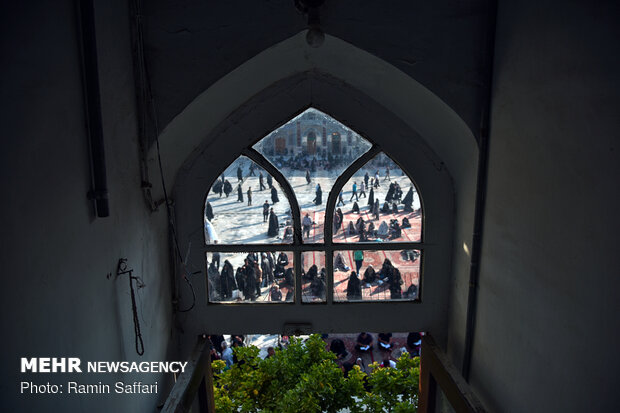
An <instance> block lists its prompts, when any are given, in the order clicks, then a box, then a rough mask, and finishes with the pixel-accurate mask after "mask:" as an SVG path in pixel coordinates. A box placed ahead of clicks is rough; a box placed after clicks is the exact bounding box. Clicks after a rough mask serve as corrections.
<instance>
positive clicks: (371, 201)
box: [368, 187, 375, 209]
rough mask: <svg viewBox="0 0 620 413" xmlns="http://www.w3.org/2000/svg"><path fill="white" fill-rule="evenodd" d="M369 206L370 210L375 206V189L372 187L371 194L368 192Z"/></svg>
mask: <svg viewBox="0 0 620 413" xmlns="http://www.w3.org/2000/svg"><path fill="white" fill-rule="evenodd" d="M368 206H369V207H370V209H372V208H373V207H374V206H375V190H374V188H373V187H370V192H368Z"/></svg>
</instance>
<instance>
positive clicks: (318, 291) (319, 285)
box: [310, 272, 325, 300]
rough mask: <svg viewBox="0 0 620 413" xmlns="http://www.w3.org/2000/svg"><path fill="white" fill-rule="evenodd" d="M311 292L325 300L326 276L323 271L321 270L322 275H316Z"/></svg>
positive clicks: (311, 284) (311, 285)
mask: <svg viewBox="0 0 620 413" xmlns="http://www.w3.org/2000/svg"><path fill="white" fill-rule="evenodd" d="M310 292H311V293H312V295H313V296H315V297H318V298H319V299H320V300H325V276H324V275H323V272H321V276H318V277H314V279H313V280H312V282H311V283H310Z"/></svg>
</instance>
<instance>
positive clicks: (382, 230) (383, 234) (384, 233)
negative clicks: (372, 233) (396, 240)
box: [377, 221, 390, 238]
mask: <svg viewBox="0 0 620 413" xmlns="http://www.w3.org/2000/svg"><path fill="white" fill-rule="evenodd" d="M389 234H390V230H389V228H388V224H386V223H385V221H381V225H379V229H378V230H377V238H387V237H388V235H389Z"/></svg>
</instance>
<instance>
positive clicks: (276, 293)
mask: <svg viewBox="0 0 620 413" xmlns="http://www.w3.org/2000/svg"><path fill="white" fill-rule="evenodd" d="M270 297H271V301H282V291H280V287H278V286H277V285H274V286H273V287H271V289H270Z"/></svg>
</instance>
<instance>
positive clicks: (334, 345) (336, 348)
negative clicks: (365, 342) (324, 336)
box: [329, 338, 349, 359]
mask: <svg viewBox="0 0 620 413" xmlns="http://www.w3.org/2000/svg"><path fill="white" fill-rule="evenodd" d="M329 351H331V352H332V353H334V354H335V355H336V357H338V358H339V359H343V358H345V357H346V356H347V354H349V353H348V352H347V348H346V347H345V345H344V341H342V340H341V339H339V338H335V339H333V340H332V342H331V343H330V345H329Z"/></svg>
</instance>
